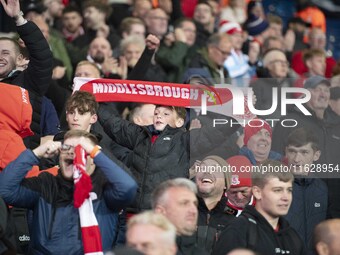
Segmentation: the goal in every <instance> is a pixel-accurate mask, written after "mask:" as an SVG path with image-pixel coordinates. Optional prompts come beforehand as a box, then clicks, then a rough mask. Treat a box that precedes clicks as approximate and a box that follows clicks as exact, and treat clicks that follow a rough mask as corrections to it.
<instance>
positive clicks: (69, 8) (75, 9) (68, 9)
mask: <svg viewBox="0 0 340 255" xmlns="http://www.w3.org/2000/svg"><path fill="white" fill-rule="evenodd" d="M70 12H76V13H78V14H79V15H80V16H82V14H81V10H80V9H79V8H78V6H76V5H75V4H72V3H71V4H69V5H66V6H65V8H64V10H63V15H64V14H66V13H70Z"/></svg>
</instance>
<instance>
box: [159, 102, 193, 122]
mask: <svg viewBox="0 0 340 255" xmlns="http://www.w3.org/2000/svg"><path fill="white" fill-rule="evenodd" d="M159 107H165V108H168V109H170V110H171V111H175V112H176V113H177V115H178V117H179V118H182V119H183V120H184V121H185V118H186V116H187V111H186V110H185V108H184V107H179V106H169V105H156V109H157V108H159Z"/></svg>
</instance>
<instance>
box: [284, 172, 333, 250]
mask: <svg viewBox="0 0 340 255" xmlns="http://www.w3.org/2000/svg"><path fill="white" fill-rule="evenodd" d="M327 208H328V189H327V185H326V184H325V183H324V181H322V180H320V179H317V178H295V179H294V183H293V201H292V204H291V206H290V208H289V211H288V214H287V215H286V216H285V218H286V220H288V222H289V225H290V226H291V227H292V228H294V229H295V230H296V232H298V234H299V235H300V237H301V239H302V240H303V241H304V243H305V245H306V246H307V247H308V248H309V251H311V250H312V247H313V244H312V243H311V242H312V236H313V230H314V227H315V226H316V225H317V224H318V223H320V222H321V221H324V220H325V219H326V217H327Z"/></svg>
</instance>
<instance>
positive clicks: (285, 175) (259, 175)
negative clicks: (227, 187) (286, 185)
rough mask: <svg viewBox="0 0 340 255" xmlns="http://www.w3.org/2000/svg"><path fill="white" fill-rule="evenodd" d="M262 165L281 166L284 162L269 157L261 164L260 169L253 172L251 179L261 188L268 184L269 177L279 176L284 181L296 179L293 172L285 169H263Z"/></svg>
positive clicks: (254, 184)
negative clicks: (264, 170)
mask: <svg viewBox="0 0 340 255" xmlns="http://www.w3.org/2000/svg"><path fill="white" fill-rule="evenodd" d="M262 166H267V167H281V166H283V164H282V163H281V162H280V161H277V160H271V159H267V160H265V161H263V163H262V164H261V165H260V166H259V168H258V170H259V171H254V172H253V173H252V176H251V179H252V183H253V186H258V187H260V188H261V189H262V188H263V187H264V186H265V185H266V184H267V182H268V180H269V179H273V178H278V179H279V180H280V181H282V182H291V181H293V180H294V176H293V174H292V173H291V172H284V171H266V172H263V171H262V170H261V167H262Z"/></svg>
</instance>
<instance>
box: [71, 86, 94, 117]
mask: <svg viewBox="0 0 340 255" xmlns="http://www.w3.org/2000/svg"><path fill="white" fill-rule="evenodd" d="M98 107H99V106H98V103H97V101H96V98H95V97H94V95H93V94H91V93H90V92H87V91H80V90H79V91H76V92H74V93H73V95H72V96H71V97H70V98H69V99H68V100H67V102H66V107H65V108H66V111H67V112H72V111H74V110H75V109H78V111H79V113H81V114H84V113H86V112H90V113H91V114H96V113H97V110H98Z"/></svg>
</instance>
